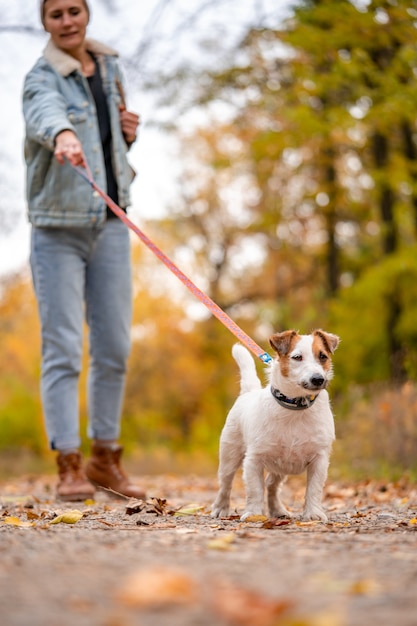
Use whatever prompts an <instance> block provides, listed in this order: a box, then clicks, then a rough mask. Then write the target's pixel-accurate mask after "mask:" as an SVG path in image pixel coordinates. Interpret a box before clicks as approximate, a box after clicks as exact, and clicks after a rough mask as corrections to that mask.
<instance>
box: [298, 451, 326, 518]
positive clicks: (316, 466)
mask: <svg viewBox="0 0 417 626" xmlns="http://www.w3.org/2000/svg"><path fill="white" fill-rule="evenodd" d="M328 467H329V456H328V454H325V453H321V454H318V455H317V456H316V458H315V459H313V460H312V461H311V462H310V463H309V464H308V466H307V489H306V497H305V504H304V511H303V519H304V520H321V521H322V522H327V515H326V513H325V512H324V510H323V507H322V504H321V501H322V497H323V488H324V483H325V482H326V478H327V470H328Z"/></svg>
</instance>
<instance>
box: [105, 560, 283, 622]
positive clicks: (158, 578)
mask: <svg viewBox="0 0 417 626" xmlns="http://www.w3.org/2000/svg"><path fill="white" fill-rule="evenodd" d="M115 597H116V600H117V602H119V603H120V604H122V605H124V606H128V607H136V608H141V609H162V608H167V607H170V606H174V605H183V606H193V605H197V604H198V605H200V606H201V605H203V606H204V607H205V608H206V612H208V614H209V615H212V621H213V623H216V621H217V620H218V619H221V620H225V621H226V622H227V623H228V624H231V625H232V626H277V624H278V623H279V622H278V619H279V618H280V616H281V615H282V614H283V613H285V612H286V611H287V610H288V609H289V608H290V607H291V606H292V602H290V601H288V600H274V599H272V598H269V597H268V596H267V595H265V594H263V593H260V592H257V591H253V590H250V589H246V588H244V587H242V586H238V585H234V584H232V583H230V582H229V581H221V582H219V581H211V580H210V581H209V582H207V583H206V582H205V583H202V582H200V581H199V579H198V577H197V576H194V575H193V572H192V571H189V570H185V569H182V568H177V567H168V566H149V567H147V568H142V569H140V570H138V571H136V572H133V574H131V575H130V576H128V577H127V578H126V580H125V581H124V582H123V583H122V585H121V586H120V587H119V589H118V590H117V592H116V594H115Z"/></svg>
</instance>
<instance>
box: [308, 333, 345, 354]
mask: <svg viewBox="0 0 417 626" xmlns="http://www.w3.org/2000/svg"><path fill="white" fill-rule="evenodd" d="M313 335H317V336H318V337H320V339H321V340H322V342H323V343H324V345H325V347H326V350H328V351H329V352H330V353H331V354H333V352H334V351H335V350H336V348H337V346H338V345H339V343H340V339H339V337H338V336H337V335H333V334H332V333H326V332H324V330H321V329H320V328H319V329H318V330H315V331H314V333H313Z"/></svg>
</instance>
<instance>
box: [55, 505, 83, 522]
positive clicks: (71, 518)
mask: <svg viewBox="0 0 417 626" xmlns="http://www.w3.org/2000/svg"><path fill="white" fill-rule="evenodd" d="M82 516H83V513H81V511H78V510H77V509H74V510H73V511H66V512H65V513H62V515H58V516H57V517H54V519H53V520H51V521H50V522H49V523H50V524H61V523H63V524H76V523H77V522H79V521H80V519H81V518H82Z"/></svg>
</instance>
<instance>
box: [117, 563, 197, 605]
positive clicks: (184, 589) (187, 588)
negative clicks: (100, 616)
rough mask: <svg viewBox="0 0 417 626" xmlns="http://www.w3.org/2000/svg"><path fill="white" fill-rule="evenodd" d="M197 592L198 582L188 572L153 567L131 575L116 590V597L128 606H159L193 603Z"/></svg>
mask: <svg viewBox="0 0 417 626" xmlns="http://www.w3.org/2000/svg"><path fill="white" fill-rule="evenodd" d="M197 595H198V589H197V585H196V583H195V581H194V579H193V578H192V576H191V575H190V574H189V573H187V572H185V571H183V570H181V569H177V568H171V567H156V566H153V567H149V568H146V569H142V570H139V571H137V572H134V573H133V574H131V575H130V576H129V577H128V578H127V579H126V580H125V582H124V583H123V584H122V586H121V587H120V589H119V590H118V592H117V593H116V599H117V600H118V601H119V602H120V603H122V604H124V605H126V606H136V607H142V608H158V607H164V606H167V605H168V606H169V605H173V604H193V603H194V602H195V601H196V599H197Z"/></svg>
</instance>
